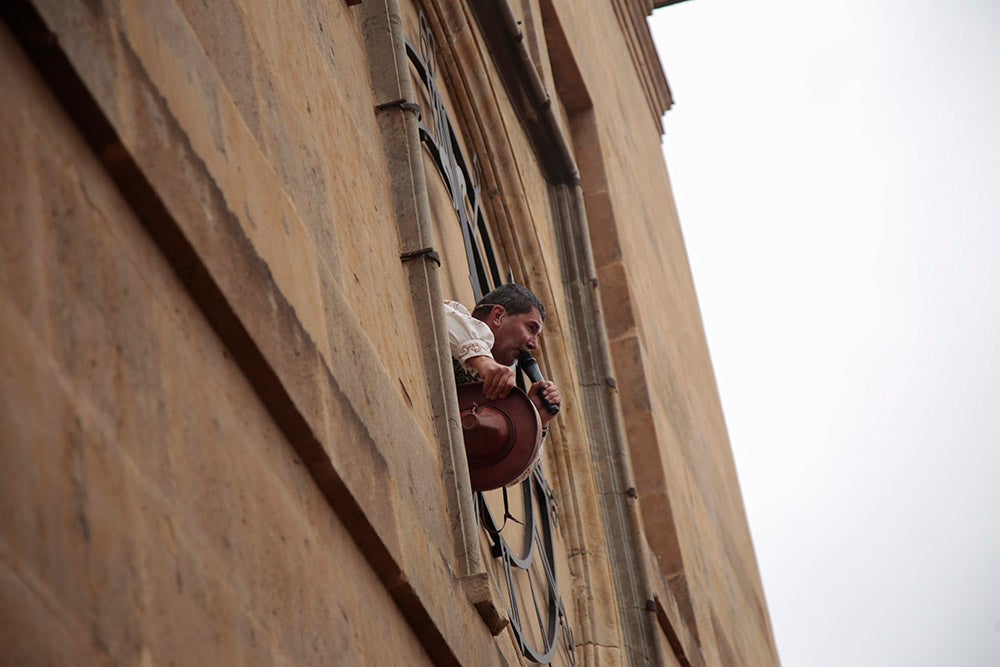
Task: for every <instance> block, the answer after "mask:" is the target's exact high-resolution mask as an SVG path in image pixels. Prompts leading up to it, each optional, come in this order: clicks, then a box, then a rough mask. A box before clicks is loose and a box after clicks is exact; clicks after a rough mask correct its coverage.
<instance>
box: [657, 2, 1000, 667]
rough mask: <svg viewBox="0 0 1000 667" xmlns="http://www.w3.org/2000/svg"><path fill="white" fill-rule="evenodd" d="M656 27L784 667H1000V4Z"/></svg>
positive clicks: (710, 319)
mask: <svg viewBox="0 0 1000 667" xmlns="http://www.w3.org/2000/svg"><path fill="white" fill-rule="evenodd" d="M651 26H652V27H653V31H654V36H655V38H656V39H657V44H658V47H659V49H660V57H661V60H662V62H663V66H664V70H665V71H666V74H667V78H668V79H669V81H670V85H671V88H672V90H673V93H674V98H675V106H674V108H673V109H672V110H671V111H669V112H668V113H667V114H666V116H665V118H664V129H665V137H664V152H665V154H666V158H667V165H668V168H669V169H670V172H671V180H672V182H673V186H674V193H675V196H676V199H677V203H678V208H679V211H680V216H681V226H682V228H683V231H684V235H685V239H686V243H687V249H688V254H689V257H690V261H691V266H692V271H693V272H694V280H695V285H696V288H697V290H698V296H699V301H700V304H701V308H702V313H703V316H704V321H705V328H706V332H707V335H708V340H709V346H710V348H711V353H712V358H713V362H714V365H715V371H716V375H717V378H718V382H719V389H720V393H721V395H722V403H723V406H724V410H725V413H726V421H727V425H728V428H729V434H730V439H731V441H732V446H733V451H734V455H735V457H736V462H737V468H738V470H739V475H740V483H741V486H742V490H743V496H744V502H745V504H746V508H747V513H748V518H749V521H750V527H751V532H752V534H753V538H754V543H755V547H756V550H757V557H758V561H759V564H760V569H761V575H762V578H763V581H764V589H765V594H766V596H767V601H768V606H769V609H770V614H771V621H772V624H773V626H774V632H775V639H776V641H777V645H778V650H779V654H780V656H781V659H782V663H783V664H784V665H785V667H813V666H825V665H836V666H838V667H841V666H845V665H851V666H858V665H860V666H865V665H871V666H877V667H883V666H893V665H902V666H907V667H909V666H922V665H927V666H931V665H933V666H934V667H939V666H941V665H949V666H950V665H957V666H962V667H965V666H972V667H978V666H982V667H996V666H997V665H1000V352H998V349H1000V0H950V1H942V0H837V1H835V2H830V1H826V0H822V1H821V0H754V1H752V2H749V1H747V0H689V1H688V2H683V3H681V4H678V5H675V6H672V7H667V8H664V9H661V10H657V11H656V12H654V14H653V17H652V19H651Z"/></svg>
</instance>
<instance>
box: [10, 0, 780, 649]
mask: <svg viewBox="0 0 1000 667" xmlns="http://www.w3.org/2000/svg"><path fill="white" fill-rule="evenodd" d="M657 4H661V5H666V4H671V3H669V2H663V3H657ZM651 10H652V3H650V2H649V1H648V0H600V1H594V2H578V1H576V0H381V1H378V2H376V1H375V0H364V1H362V2H359V1H357V0H354V1H353V2H352V1H345V0H324V1H323V2H318V1H315V0H306V1H305V2H296V3H274V2H259V1H255V0H222V1H219V2H202V1H201V0H142V1H141V2H139V1H136V0H118V1H113V0H59V1H55V0H10V1H9V2H6V3H4V4H3V7H2V9H0V15H2V18H3V22H2V24H0V81H2V86H3V92H4V95H3V97H4V102H3V103H2V104H0V184H2V190H0V229H2V239H3V243H2V244H0V663H3V664H11V665H14V664H17V665H29V664H60V665H61V664H74V665H75V664H141V665H169V664H178V665H181V664H184V665H187V664H206V665H208V664H211V665H229V664H262V665H264V664H294V665H300V664H337V665H341V664H342V665H350V664H370V665H396V664H407V665H409V664H460V665H494V664H496V665H501V664H533V663H536V662H540V663H544V664H558V665H572V664H578V665H584V664H591V665H615V664H630V665H636V664H658V665H753V666H759V665H772V664H777V656H776V651H775V648H774V643H773V639H772V633H771V628H770V623H769V620H768V615H767V609H766V604H765V601H764V596H763V591H762V588H761V583H760V578H759V575H758V572H757V565H756V561H755V557H754V553H753V547H752V544H751V540H750V535H749V532H748V528H747V525H746V519H745V515H744V510H743V506H742V501H741V497H740V492H739V488H738V483H737V479H736V474H735V470H734V466H733V460H732V456H731V453H730V449H729V443H728V438H727V434H726V430H725V424H724V421H723V417H722V411H721V408H720V405H719V399H718V395H717V390H716V387H715V382H714V378H713V375H712V368H711V364H710V360H709V355H708V351H707V347H706V343H705V339H704V335H703V330H702V325H701V320H700V315H699V312H698V306H697V302H696V299H695V292H694V288H693V285H692V282H691V276H690V270H689V268H688V265H687V260H686V256H685V251H684V245H683V240H682V238H681V233H680V228H679V225H678V221H677V215H676V209H675V206H674V202H673V200H672V195H671V190H670V184H669V179H668V175H667V171H666V167H665V165H664V163H663V159H662V155H661V152H660V133H661V126H660V119H661V115H662V114H663V112H664V111H665V110H666V109H667V108H669V105H670V92H669V89H668V88H667V84H666V80H665V78H664V76H663V74H662V72H661V69H660V65H659V61H658V59H657V57H656V54H655V51H654V49H653V45H652V42H651V39H650V35H649V31H648V28H647V25H646V17H647V16H648V14H649V12H650V11H651ZM660 11H669V9H663V10H660ZM512 279H513V280H515V281H517V282H519V283H522V284H525V285H527V286H528V287H530V288H531V289H532V290H534V291H535V292H536V293H537V294H538V295H539V296H540V297H541V298H542V300H543V301H544V302H545V303H546V305H547V309H548V318H547V321H546V327H545V329H546V330H545V334H544V336H543V338H542V344H541V349H540V350H539V354H538V355H537V356H538V358H539V361H540V363H541V366H542V368H543V370H544V372H545V374H546V375H547V376H548V377H550V378H552V379H554V380H556V381H557V382H558V384H559V386H560V388H561V390H562V393H563V396H564V402H565V403H564V404H565V409H564V410H563V412H562V413H561V414H560V415H559V416H558V418H556V419H555V421H554V422H553V426H552V428H551V430H550V433H549V435H548V438H547V439H546V443H545V454H544V457H543V460H542V464H541V466H540V468H539V470H538V471H537V472H536V474H534V475H532V477H531V478H529V479H528V480H527V481H526V482H525V483H523V484H522V485H521V486H519V487H514V488H511V489H509V490H508V491H507V492H506V493H504V492H500V491H494V492H488V493H485V494H475V493H473V492H472V491H471V489H470V486H469V480H468V468H467V464H466V461H465V451H464V446H463V442H462V432H461V426H460V424H459V419H458V407H457V402H456V398H455V382H454V377H453V376H452V372H451V362H450V357H449V354H448V349H447V339H446V335H445V331H444V324H443V319H442V318H443V311H442V300H443V299H445V298H452V299H456V300H459V301H463V302H465V303H469V302H471V301H473V300H474V298H475V297H476V296H477V295H478V294H480V293H481V292H482V291H484V290H486V289H488V288H489V287H490V286H492V285H496V284H498V283H500V282H506V281H509V280H512Z"/></svg>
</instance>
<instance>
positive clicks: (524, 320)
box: [444, 284, 562, 429]
mask: <svg viewBox="0 0 1000 667" xmlns="http://www.w3.org/2000/svg"><path fill="white" fill-rule="evenodd" d="M444 309H445V320H446V323H447V325H448V338H449V342H450V343H451V356H452V358H453V359H454V360H455V361H456V364H455V365H456V368H455V371H456V378H457V379H458V381H459V383H462V382H475V381H477V380H481V381H482V383H483V394H484V395H485V396H486V398H489V399H491V400H496V399H498V398H503V397H505V396H506V395H507V394H509V393H510V390H511V389H512V388H513V387H514V378H515V375H514V363H515V362H516V361H517V358H518V357H519V356H520V355H521V353H522V352H531V351H533V350H535V349H536V348H537V347H538V336H539V335H541V333H542V325H543V324H544V323H545V307H544V306H543V305H542V302H541V301H539V299H538V297H537V296H535V295H534V294H533V293H532V292H531V291H530V290H528V289H527V288H525V287H522V286H520V285H513V284H511V285H501V286H500V287H497V288H496V289H495V290H493V291H492V292H490V293H489V294H487V295H486V296H484V297H483V298H482V299H480V300H479V303H477V304H476V307H475V308H473V309H472V313H469V311H468V310H467V309H466V308H465V307H464V306H463V305H462V304H460V303H456V302H454V301H445V308H444ZM541 396H544V397H545V399H546V400H547V401H548V402H549V403H551V404H552V405H560V404H561V403H562V397H561V396H560V394H559V388H558V387H557V386H556V385H555V383H553V382H548V381H542V382H535V383H534V384H532V385H531V387H530V388H529V389H528V398H530V399H531V402H532V403H533V404H534V405H535V409H536V410H538V416H539V417H540V418H541V421H542V428H543V429H544V428H545V427H547V426H548V423H549V420H550V419H552V415H550V414H549V412H548V410H546V409H545V408H544V406H543V404H542V400H541Z"/></svg>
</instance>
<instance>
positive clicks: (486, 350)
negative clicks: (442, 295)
mask: <svg viewBox="0 0 1000 667" xmlns="http://www.w3.org/2000/svg"><path fill="white" fill-rule="evenodd" d="M444 321H445V324H446V325H447V327H448V343H449V344H450V345H451V356H453V357H454V358H455V359H458V362H459V363H460V364H462V368H464V369H465V370H467V371H471V370H472V369H471V368H469V367H468V366H467V365H466V363H465V361H466V360H467V359H471V358H472V357H480V356H482V357H489V358H490V359H492V358H493V353H492V352H491V350H492V349H493V343H494V341H495V339H494V338H493V332H492V331H490V328H489V326H487V324H486V323H485V322H483V321H482V320H477V319H476V318H475V317H473V316H472V314H471V313H470V312H469V309H468V308H466V307H465V306H463V305H462V304H460V303H458V302H457V301H445V302H444Z"/></svg>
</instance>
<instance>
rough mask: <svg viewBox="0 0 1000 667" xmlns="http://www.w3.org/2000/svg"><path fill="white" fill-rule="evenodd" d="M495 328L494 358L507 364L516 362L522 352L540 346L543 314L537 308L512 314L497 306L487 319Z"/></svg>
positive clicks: (491, 326)
mask: <svg viewBox="0 0 1000 667" xmlns="http://www.w3.org/2000/svg"><path fill="white" fill-rule="evenodd" d="M487 324H488V325H489V327H490V329H492V330H493V336H494V338H495V341H494V343H493V358H494V359H496V360H497V361H498V362H500V363H501V364H503V365H505V366H510V365H511V364H512V363H514V362H515V361H516V360H517V358H518V356H520V354H521V353H522V352H530V351H532V350H534V349H536V348H537V347H538V336H539V334H541V333H542V315H541V313H539V312H538V309H537V308H532V309H531V310H530V311H528V312H527V313H521V314H520V315H510V314H508V313H507V311H506V310H505V309H504V308H502V307H500V306H495V307H494V308H493V311H492V312H491V313H490V319H489V320H488V321H487Z"/></svg>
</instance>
